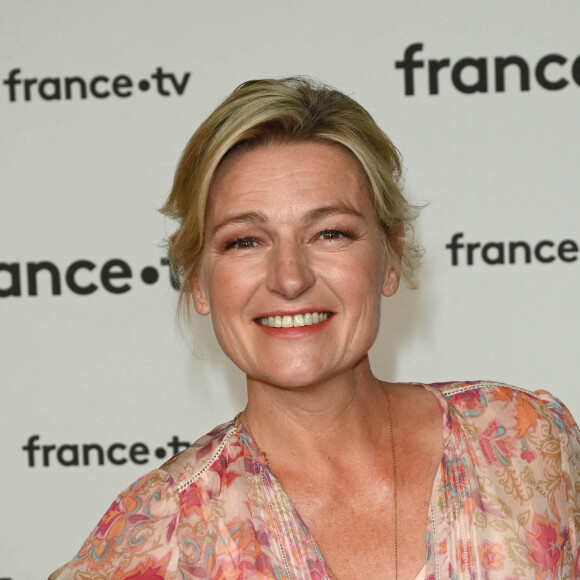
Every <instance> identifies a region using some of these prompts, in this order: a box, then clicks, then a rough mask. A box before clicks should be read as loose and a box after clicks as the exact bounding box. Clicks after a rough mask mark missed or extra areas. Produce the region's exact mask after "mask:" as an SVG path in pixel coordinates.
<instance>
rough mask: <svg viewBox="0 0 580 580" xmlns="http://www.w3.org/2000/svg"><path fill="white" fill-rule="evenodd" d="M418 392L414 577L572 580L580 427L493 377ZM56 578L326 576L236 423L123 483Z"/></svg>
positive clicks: (576, 563) (549, 404)
mask: <svg viewBox="0 0 580 580" xmlns="http://www.w3.org/2000/svg"><path fill="white" fill-rule="evenodd" d="M425 388H426V389H428V390H429V391H431V392H432V393H433V394H434V395H435V396H436V397H437V399H438V401H439V404H440V406H441V409H442V412H443V418H444V420H443V430H444V437H445V450H444V453H443V457H442V459H441V467H440V470H439V473H438V476H437V479H436V481H435V484H434V486H433V496H432V498H431V509H430V514H431V515H430V518H429V521H428V524H427V534H426V538H427V546H426V548H427V549H426V554H427V558H426V563H425V569H424V572H423V573H422V575H421V578H425V579H429V580H431V579H433V580H434V579H435V578H439V579H443V578H449V579H463V578H469V579H471V578H486V579H489V580H495V579H502V580H505V579H506V578H539V579H542V580H543V579H569V578H579V577H580V434H579V431H578V427H577V425H576V424H575V423H574V420H573V419H572V417H571V415H570V414H569V412H568V411H567V410H566V408H565V407H564V406H563V405H562V404H561V403H560V402H559V401H558V400H557V399H555V398H554V397H552V396H551V395H550V394H549V393H547V392H545V391H538V392H536V393H531V392H527V391H523V390H521V389H516V388H513V387H508V386H506V385H502V384H498V383H487V382H475V383H465V382H462V383H443V384H436V385H425ZM409 460H411V459H409ZM346 491H347V492H348V490H346ZM351 492H352V493H356V490H351ZM57 578H58V579H59V580H68V579H74V580H85V579H89V578H90V579H95V578H96V579H103V580H104V579H115V580H117V579H118V580H120V579H133V580H156V579H162V578H163V579H170V580H194V579H200V578H203V579H208V580H209V579H212V580H214V579H215V580H217V579H224V580H225V579H228V580H229V579H235V580H238V579H239V580H249V579H259V580H262V579H264V580H265V579H275V580H289V579H293V580H302V579H304V580H325V579H328V578H330V575H329V572H328V569H327V567H326V565H325V563H324V558H323V557H322V554H321V553H320V551H319V550H318V548H317V546H316V543H315V542H314V540H313V538H312V536H311V535H310V533H309V531H308V529H307V528H306V526H305V524H304V522H303V521H302V519H301V518H300V515H299V514H298V512H297V511H296V510H295V509H294V507H293V506H292V504H291V503H290V501H289V499H288V496H287V495H286V494H285V492H284V490H283V489H282V488H281V486H280V484H279V483H278V481H277V480H276V478H275V477H274V476H273V475H272V473H271V472H270V471H269V469H268V466H267V464H266V462H265V460H264V458H263V457H262V456H261V455H260V453H259V451H258V450H257V448H256V447H255V445H254V443H253V442H252V440H251V438H250V436H249V434H248V433H247V432H246V431H245V430H244V428H243V426H242V425H241V424H240V423H239V422H236V421H234V422H231V423H227V424H225V425H222V426H220V427H218V428H216V429H215V430H214V431H212V432H211V433H209V434H208V435H206V436H205V437H202V438H201V439H200V440H199V441H197V442H196V443H195V444H194V445H192V446H191V447H190V448H189V449H187V450H186V451H184V452H182V453H181V454H179V455H177V456H175V457H174V458H172V459H171V460H170V461H169V462H167V463H166V464H165V465H164V466H162V467H161V468H160V469H158V470H155V471H153V472H151V473H149V474H148V475H146V476H144V477H142V478H140V479H139V480H137V481H136V482H135V483H134V484H132V485H131V486H130V487H129V488H128V489H127V490H126V491H124V492H123V493H122V494H121V495H120V496H119V497H118V498H117V499H116V500H115V502H113V504H112V506H111V507H110V508H109V510H108V511H107V513H106V514H105V515H104V516H103V518H102V519H101V521H100V522H99V523H98V525H97V526H96V528H95V529H94V531H93V532H92V533H91V535H90V536H89V537H88V539H87V540H86V541H85V542H84V544H83V545H82V547H81V549H80V550H79V552H78V553H77V555H76V556H75V557H74V558H73V560H72V561H71V562H69V563H68V564H67V565H65V566H64V567H62V568H61V569H60V570H58V571H56V572H55V573H54V574H53V575H52V576H51V579H52V580H56V579H57Z"/></svg>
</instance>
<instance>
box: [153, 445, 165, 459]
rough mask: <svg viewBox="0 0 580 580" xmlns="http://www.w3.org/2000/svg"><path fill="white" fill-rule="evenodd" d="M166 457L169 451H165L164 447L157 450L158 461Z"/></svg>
mask: <svg viewBox="0 0 580 580" xmlns="http://www.w3.org/2000/svg"><path fill="white" fill-rule="evenodd" d="M166 455H167V451H165V449H163V447H158V448H157V449H156V450H155V457H157V458H158V459H163V458H164V457H165V456H166Z"/></svg>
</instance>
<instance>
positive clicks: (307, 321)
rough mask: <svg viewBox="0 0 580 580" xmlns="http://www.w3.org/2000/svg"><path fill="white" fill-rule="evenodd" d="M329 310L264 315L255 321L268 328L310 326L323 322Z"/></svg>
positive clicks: (328, 314)
mask: <svg viewBox="0 0 580 580" xmlns="http://www.w3.org/2000/svg"><path fill="white" fill-rule="evenodd" d="M330 315H331V313H330V312H303V313H302V314H294V315H293V316H291V315H284V316H266V317H264V318H257V319H256V322H257V323H258V324H261V325H262V326H269V327H270V328H295V327H297V326H312V325H313V324H318V323H320V322H324V321H325V320H326V319H327V318H328V317H329V316H330Z"/></svg>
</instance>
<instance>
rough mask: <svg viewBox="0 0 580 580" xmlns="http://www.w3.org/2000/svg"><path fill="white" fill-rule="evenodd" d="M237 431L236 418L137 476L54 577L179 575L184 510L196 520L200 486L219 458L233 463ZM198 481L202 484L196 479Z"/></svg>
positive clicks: (201, 493)
mask: <svg viewBox="0 0 580 580" xmlns="http://www.w3.org/2000/svg"><path fill="white" fill-rule="evenodd" d="M236 433H237V430H236V429H235V428H234V426H233V423H232V422H230V423H225V424H223V425H220V426H218V427H216V428H215V429H213V430H212V431H211V432H210V433H208V434H207V435H204V436H203V437H201V438H200V439H198V440H197V441H195V442H194V443H193V444H192V445H191V446H189V447H188V448H187V449H185V450H184V451H182V452H181V453H179V454H177V455H175V456H174V457H172V458H171V459H170V460H169V461H167V462H166V463H165V464H164V465H162V466H161V467H159V468H158V469H154V470H153V471H151V472H149V473H147V474H145V475H143V476H142V477H140V478H138V479H137V480H136V481H134V482H133V483H132V484H131V485H129V486H128V487H127V488H126V489H125V490H124V491H122V492H121V493H120V494H119V495H118V496H117V498H116V499H115V501H113V503H112V504H111V506H110V507H109V509H108V510H107V511H106V512H105V514H104V515H103V517H102V518H101V519H100V521H99V523H98V524H97V525H96V526H95V528H94V529H93V531H92V532H91V534H90V535H89V537H88V538H87V539H86V540H85V542H84V543H83V545H82V546H81V548H80V550H79V551H78V552H77V554H76V555H75V557H74V558H73V559H72V560H71V561H70V562H69V563H68V564H66V565H65V566H63V567H62V568H60V569H59V570H57V571H56V572H54V573H53V574H52V575H51V576H50V579H49V580H56V579H59V580H65V579H68V578H73V577H74V578H80V577H82V578H85V577H86V578H92V577H102V578H110V577H113V576H114V575H115V577H123V578H124V577H126V576H124V575H123V574H129V572H131V574H134V573H135V574H137V573H139V574H153V575H155V574H157V575H156V576H155V577H163V578H173V576H172V572H171V568H172V567H173V565H174V564H175V558H176V552H178V551H179V549H180V547H179V541H180V540H179V527H180V524H181V521H182V519H183V517H184V510H185V511H186V512H187V513H186V514H185V515H186V516H187V519H188V521H189V523H191V520H192V517H194V516H195V514H194V513H193V512H194V511H195V509H194V508H195V504H197V503H199V502H196V500H195V498H194V497H193V496H196V497H198V498H199V497H200V496H201V495H203V492H202V491H201V490H200V489H198V487H204V483H203V482H201V481H200V480H203V476H204V474H206V473H208V472H209V471H211V468H212V465H213V464H214V463H216V462H217V463H218V464H219V465H220V467H222V468H223V466H224V465H227V463H228V460H227V458H228V457H232V452H231V450H230V449H229V448H228V442H229V441H231V440H232V436H233V435H235V434H236ZM234 440H235V438H234ZM234 446H235V445H234ZM233 455H236V454H235V453H234V454H233ZM224 457H225V460H224ZM214 469H215V468H214ZM196 482H198V483H199V486H195V485H194V484H195V483H196ZM210 486H211V483H206V487H210ZM188 488H195V489H193V490H188ZM188 491H193V493H187V492H188ZM184 492H185V493H184ZM144 555H146V557H145V558H144ZM83 574H84V576H83ZM119 574H120V576H117V575H119ZM136 577H137V576H136ZM138 577H144V576H138ZM148 577H149V576H148ZM151 577H153V576H151Z"/></svg>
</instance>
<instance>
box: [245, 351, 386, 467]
mask: <svg viewBox="0 0 580 580" xmlns="http://www.w3.org/2000/svg"><path fill="white" fill-rule="evenodd" d="M386 407H387V401H386V397H385V393H384V389H383V388H382V386H381V382H380V381H379V380H378V379H376V378H375V377H374V376H373V374H372V372H371V370H370V366H369V362H368V358H367V357H364V358H363V359H361V361H360V362H359V364H358V365H357V366H356V367H355V368H354V369H351V370H349V372H345V373H343V374H341V375H340V376H335V377H332V378H331V379H328V380H326V381H324V382H320V383H317V384H314V385H307V386H302V387H292V388H284V387H280V386H273V385H268V384H265V383H263V382H259V381H255V380H252V379H251V378H248V407H247V409H246V411H245V413H244V415H243V416H242V418H243V420H244V422H245V423H246V426H247V427H249V430H251V435H252V436H253V437H254V438H255V439H256V441H255V443H256V444H258V446H259V447H260V448H261V450H262V451H265V452H267V454H268V457H269V459H270V460H271V461H273V462H274V464H276V463H278V462H282V461H284V462H288V461H292V460H293V459H299V460H300V461H302V462H305V463H308V462H310V461H312V462H317V461H320V460H322V459H323V458H328V457H330V456H331V455H334V452H333V450H335V449H336V442H337V440H340V441H341V447H342V456H343V457H347V456H348V455H350V453H349V448H350V449H352V450H353V451H356V453H357V455H358V457H364V455H365V454H366V453H367V452H368V453H376V451H377V441H381V440H383V439H384V437H381V436H382V435H383V434H384V431H385V429H386V427H387V426H386ZM337 438H338V439H337Z"/></svg>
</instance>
